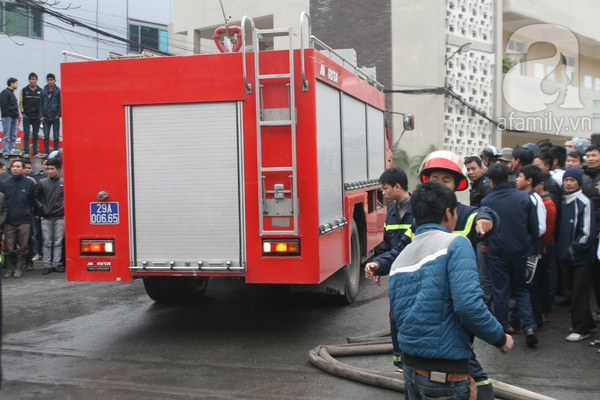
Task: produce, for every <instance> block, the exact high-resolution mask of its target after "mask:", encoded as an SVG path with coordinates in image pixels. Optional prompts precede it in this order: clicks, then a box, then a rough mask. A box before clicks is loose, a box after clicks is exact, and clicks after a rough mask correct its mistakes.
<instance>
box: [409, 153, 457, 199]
mask: <svg viewBox="0 0 600 400" xmlns="http://www.w3.org/2000/svg"><path fill="white" fill-rule="evenodd" d="M440 170H442V171H448V172H451V173H452V174H453V175H454V176H455V177H456V186H455V190H456V191H461V190H465V189H466V188H468V187H469V181H467V174H466V169H465V163H464V162H463V160H462V159H461V158H460V157H459V156H457V155H456V154H454V153H452V152H451V151H448V150H438V151H434V152H433V153H431V154H429V155H428V156H427V157H425V159H424V160H423V163H422V164H421V167H420V168H419V177H420V179H421V182H427V181H428V180H429V176H430V175H431V173H432V172H433V171H440Z"/></svg>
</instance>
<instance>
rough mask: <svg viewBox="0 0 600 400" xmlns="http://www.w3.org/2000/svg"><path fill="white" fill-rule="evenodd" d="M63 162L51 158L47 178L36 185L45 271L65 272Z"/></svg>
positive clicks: (36, 200) (45, 273) (36, 203)
mask: <svg viewBox="0 0 600 400" xmlns="http://www.w3.org/2000/svg"><path fill="white" fill-rule="evenodd" d="M60 170H61V163H60V161H59V160H58V159H57V158H51V159H49V160H48V162H47V164H46V173H47V174H48V177H47V178H43V179H40V181H39V182H38V183H37V185H36V186H35V205H36V208H37V212H38V214H39V215H40V216H41V218H42V237H43V243H44V271H43V272H42V274H43V275H47V274H49V273H50V272H52V271H54V272H65V268H64V266H62V265H61V264H60V258H61V256H62V246H63V244H62V243H63V238H64V237H65V208H64V195H63V179H62V177H61V176H60Z"/></svg>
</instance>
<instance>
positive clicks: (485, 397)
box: [477, 383, 496, 400]
mask: <svg viewBox="0 0 600 400" xmlns="http://www.w3.org/2000/svg"><path fill="white" fill-rule="evenodd" d="M495 399H496V398H495V397H494V388H493V387H492V384H491V383H488V384H487V385H481V386H477V400H495Z"/></svg>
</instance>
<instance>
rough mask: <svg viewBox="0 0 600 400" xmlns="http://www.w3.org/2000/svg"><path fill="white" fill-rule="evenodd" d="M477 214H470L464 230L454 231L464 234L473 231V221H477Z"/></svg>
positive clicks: (466, 234)
mask: <svg viewBox="0 0 600 400" xmlns="http://www.w3.org/2000/svg"><path fill="white" fill-rule="evenodd" d="M476 216H477V213H473V214H471V215H469V218H467V224H466V225H465V229H463V230H462V231H454V232H452V233H458V234H459V235H462V236H468V235H469V232H471V228H472V227H473V221H475V217H476Z"/></svg>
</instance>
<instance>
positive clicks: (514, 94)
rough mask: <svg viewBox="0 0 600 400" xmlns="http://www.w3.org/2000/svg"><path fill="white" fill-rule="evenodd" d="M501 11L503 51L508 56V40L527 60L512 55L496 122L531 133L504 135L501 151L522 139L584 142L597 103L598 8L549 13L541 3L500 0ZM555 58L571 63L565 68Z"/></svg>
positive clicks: (588, 1) (554, 7)
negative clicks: (576, 139)
mask: <svg viewBox="0 0 600 400" xmlns="http://www.w3.org/2000/svg"><path fill="white" fill-rule="evenodd" d="M503 5H504V10H503V13H504V35H503V50H504V52H505V53H506V52H507V51H510V50H507V43H508V41H509V39H513V40H518V41H521V42H522V43H524V44H525V49H526V54H524V55H523V56H521V55H519V54H512V55H511V56H512V57H513V58H516V59H520V60H521V62H520V63H519V64H518V65H517V66H516V67H514V68H513V69H512V70H511V71H510V72H509V73H508V74H505V75H504V76H503V86H502V90H503V110H502V113H501V117H502V118H504V119H505V120H508V125H509V126H510V127H512V128H513V129H519V130H525V131H530V132H533V133H528V134H523V133H518V132H507V133H504V134H503V145H511V146H512V145H514V143H515V142H516V141H517V140H523V139H526V138H530V139H532V140H529V141H535V140H540V139H542V138H548V139H550V140H552V141H553V142H559V143H563V142H564V138H567V137H572V136H579V137H587V138H589V137H590V136H591V133H592V118H593V113H594V101H597V100H599V99H600V51H599V48H600V26H599V25H598V24H597V22H596V18H595V17H596V16H597V15H600V3H598V2H597V1H593V0H581V1H577V2H559V1H555V2H552V4H551V7H549V6H548V2H547V1H541V0H520V1H511V0H504V2H503ZM559 27H562V28H559ZM564 28H566V29H564ZM528 29H530V30H529V31H528ZM559 52H560V53H562V54H563V55H565V56H567V57H569V58H570V60H569V62H568V64H569V65H568V66H567V65H564V64H563V60H561V57H560V54H559ZM586 81H590V82H591V88H586V87H585V85H586ZM520 143H521V144H522V143H523V142H522V141H521V142H520Z"/></svg>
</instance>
